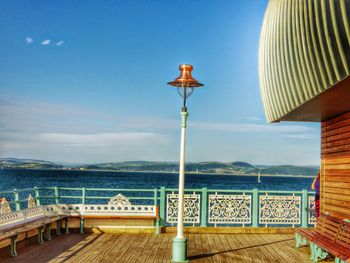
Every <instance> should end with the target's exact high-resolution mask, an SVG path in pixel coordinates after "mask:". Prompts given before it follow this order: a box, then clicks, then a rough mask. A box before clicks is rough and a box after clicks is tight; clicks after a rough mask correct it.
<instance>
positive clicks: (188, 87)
mask: <svg viewBox="0 0 350 263" xmlns="http://www.w3.org/2000/svg"><path fill="white" fill-rule="evenodd" d="M179 69H180V76H179V77H178V78H176V79H175V80H174V81H171V82H168V84H169V85H171V86H174V87H177V91H178V92H179V94H180V96H181V97H182V98H183V106H182V110H181V120H182V122H181V146H180V167H179V195H178V197H179V201H178V205H179V207H178V217H177V235H176V237H175V238H174V239H173V257H172V262H188V259H187V239H186V238H185V237H184V231H183V227H184V222H183V221H184V192H185V146H186V126H187V123H186V122H187V116H188V112H187V107H186V99H187V98H188V97H189V96H191V94H192V93H193V90H194V88H198V87H202V86H203V84H201V83H199V82H198V81H197V80H195V79H194V78H193V77H192V75H191V71H192V70H193V67H192V66H191V65H188V64H183V65H180V66H179Z"/></svg>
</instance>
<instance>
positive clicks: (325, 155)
mask: <svg viewBox="0 0 350 263" xmlns="http://www.w3.org/2000/svg"><path fill="white" fill-rule="evenodd" d="M349 155H350V151H345V152H338V153H327V154H323V153H322V151H321V157H322V158H332V157H334V158H336V157H338V158H339V157H345V156H349Z"/></svg>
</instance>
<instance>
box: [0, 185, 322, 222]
mask: <svg viewBox="0 0 350 263" xmlns="http://www.w3.org/2000/svg"><path fill="white" fill-rule="evenodd" d="M79 192H80V194H79ZM111 192H114V194H116V193H120V192H121V193H123V195H121V194H117V195H114V196H108V195H107V194H108V193H109V194H110V193H111ZM21 193H29V194H30V196H29V198H28V195H27V198H24V197H21ZM76 193H78V194H76ZM106 193H107V194H106ZM126 193H128V198H126V197H125V196H126ZM0 194H1V193H0ZM11 194H13V195H12V197H11ZM2 195H3V196H8V200H9V201H7V200H6V199H5V200H4V198H3V200H2V202H1V203H0V211H3V213H8V211H10V210H11V208H12V209H14V208H15V210H16V211H19V210H20V211H25V210H21V206H22V207H23V205H22V204H25V205H28V206H29V207H32V208H33V206H34V205H35V204H36V205H40V204H41V205H43V204H44V205H46V206H43V207H45V208H44V209H45V211H44V212H45V213H56V212H59V213H67V214H70V215H77V216H78V215H83V214H100V215H110V214H123V215H145V216H147V215H152V216H154V215H156V214H157V213H158V212H157V209H156V207H157V206H158V207H159V217H160V222H161V225H175V224H176V223H177V215H178V213H177V209H178V195H177V191H176V189H166V188H165V187H161V188H160V189H156V188H155V189H99V188H59V187H51V188H50V187H45V188H42V189H41V188H33V189H29V188H28V189H19V190H13V191H3V192H2ZM22 196H23V195H22ZM13 197H14V198H13ZM11 198H12V200H11ZM77 199H78V201H79V202H75V201H76V200H77ZM79 199H80V200H79ZM67 200H73V202H68V201H67ZM103 200H107V201H103ZM129 200H137V201H135V202H136V203H134V201H133V204H131V202H130V201H129ZM108 201H109V202H108ZM67 203H68V204H67ZM106 203H108V204H106ZM150 203H151V204H150ZM26 213H27V214H26V216H28V217H30V216H32V215H33V216H35V212H34V210H33V211H32V210H27V212H26ZM31 213H33V214H31ZM0 215H1V212H0ZM12 216H13V217H14V218H13V220H16V218H15V217H16V216H19V214H18V215H12ZM184 216H185V217H184V223H185V224H187V225H192V226H253V227H259V226H260V227H265V226H292V227H294V226H296V227H298V226H302V227H307V226H312V225H314V224H315V222H316V217H315V207H314V193H313V192H308V191H306V190H303V191H263V190H257V189H253V190H211V189H207V188H202V189H191V190H186V192H185V204H184ZM3 219H4V218H3ZM0 221H1V218H0Z"/></svg>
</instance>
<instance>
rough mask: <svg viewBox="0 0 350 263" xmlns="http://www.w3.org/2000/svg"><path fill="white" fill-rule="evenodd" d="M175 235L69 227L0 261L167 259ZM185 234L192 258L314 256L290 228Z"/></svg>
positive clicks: (237, 259)
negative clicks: (69, 230)
mask: <svg viewBox="0 0 350 263" xmlns="http://www.w3.org/2000/svg"><path fill="white" fill-rule="evenodd" d="M173 236H174V235H173V234H161V235H153V234H127V233H123V234H83V235H81V234H77V233H72V234H69V235H63V236H59V237H58V236H53V240H51V241H47V242H45V243H44V244H43V245H38V244H36V243H35V242H28V244H26V245H25V246H19V248H18V256H17V257H16V258H11V257H10V256H9V253H6V255H4V253H3V252H4V251H2V253H1V254H2V256H1V257H0V262H3V263H5V262H26V263H31V262H33V263H34V262H35V263H40V262H56V263H58V262H74V263H78V262H84V263H86V262H129V263H133V262H142V263H143V262H169V261H170V258H171V245H172V244H171V242H172V238H173ZM187 237H188V238H189V243H188V245H189V253H188V254H189V255H188V256H189V259H190V261H191V262H297V263H300V262H312V261H311V260H310V252H309V249H308V247H302V248H300V249H296V248H295V247H294V244H295V242H294V235H293V234H189V235H187ZM6 249H8V248H6ZM328 261H332V259H329V260H328ZM325 262H327V260H326V261H325Z"/></svg>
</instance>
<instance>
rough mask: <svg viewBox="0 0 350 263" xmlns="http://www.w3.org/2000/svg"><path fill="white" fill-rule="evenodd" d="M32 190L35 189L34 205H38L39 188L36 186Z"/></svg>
mask: <svg viewBox="0 0 350 263" xmlns="http://www.w3.org/2000/svg"><path fill="white" fill-rule="evenodd" d="M34 191H35V201H36V205H37V206H40V193H39V188H38V187H34Z"/></svg>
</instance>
